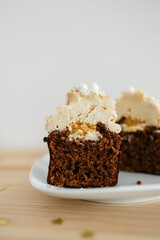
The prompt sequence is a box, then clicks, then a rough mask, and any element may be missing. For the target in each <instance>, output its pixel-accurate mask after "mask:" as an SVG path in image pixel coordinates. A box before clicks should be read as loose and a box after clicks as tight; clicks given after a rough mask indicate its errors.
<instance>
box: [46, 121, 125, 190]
mask: <svg viewBox="0 0 160 240" xmlns="http://www.w3.org/2000/svg"><path fill="white" fill-rule="evenodd" d="M96 130H97V131H99V132H100V133H101V135H102V138H101V139H100V140H98V141H92V140H86V141H83V140H78V141H76V140H73V141H69V140H68V135H69V130H65V131H59V130H55V131H52V132H51V133H50V134H49V135H48V137H47V138H44V141H45V142H47V143H48V148H49V152H50V164H49V172H48V178H47V182H48V183H49V184H52V185H55V186H60V187H72V188H73V187H74V188H81V187H83V188H86V187H108V186H115V185H116V184H117V181H118V172H119V149H120V145H121V141H122V138H121V137H120V136H119V134H117V133H114V132H111V131H109V130H107V128H106V127H105V125H104V124H102V123H98V124H97V125H96ZM124 147H125V146H124V145H123V148H122V149H124Z"/></svg>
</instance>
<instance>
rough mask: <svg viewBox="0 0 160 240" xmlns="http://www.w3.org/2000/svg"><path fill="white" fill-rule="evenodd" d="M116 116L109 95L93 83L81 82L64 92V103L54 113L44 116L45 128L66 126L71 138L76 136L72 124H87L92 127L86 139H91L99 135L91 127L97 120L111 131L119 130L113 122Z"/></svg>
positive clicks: (112, 101) (49, 130)
mask: <svg viewBox="0 0 160 240" xmlns="http://www.w3.org/2000/svg"><path fill="white" fill-rule="evenodd" d="M116 118H117V115H116V110H115V101H114V100H111V98H110V96H104V93H103V92H101V91H99V87H98V85H97V84H95V83H92V84H90V85H89V86H87V85H86V84H81V85H80V87H79V88H73V89H71V91H70V92H69V93H67V94H66V105H64V106H61V107H58V108H57V114H56V115H54V116H50V117H46V121H47V124H46V130H47V131H48V132H51V131H54V130H56V129H57V130H60V131H62V130H65V129H66V128H68V129H69V130H70V133H71V134H72V138H73V137H74V138H76V132H74V133H73V131H72V130H73V126H75V124H76V126H82V124H83V126H86V124H87V126H92V127H91V128H90V129H88V130H87V133H86V139H89V138H90V139H92V140H93V139H94V137H95V139H97V138H98V137H100V136H99V135H100V134H97V132H96V128H95V127H94V128H93V126H96V124H97V123H98V122H101V123H104V124H106V127H107V128H108V129H109V130H110V131H112V132H117V133H118V132H120V130H121V128H120V126H119V125H118V124H116V123H115V121H116ZM79 130H82V129H77V136H79V135H80V132H81V131H79ZM91 132H92V133H91ZM78 133H79V134H78ZM79 138H83V135H82V134H81V137H79ZM84 139H85V138H84Z"/></svg>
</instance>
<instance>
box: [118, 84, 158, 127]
mask: <svg viewBox="0 0 160 240" xmlns="http://www.w3.org/2000/svg"><path fill="white" fill-rule="evenodd" d="M116 109H117V116H118V118H117V120H120V119H121V118H123V117H124V118H125V119H124V121H122V123H121V127H122V129H123V131H137V130H143V129H144V128H145V126H157V127H159V126H160V103H159V102H158V101H157V100H155V99H154V98H152V97H151V96H150V95H149V94H147V93H144V92H142V91H141V90H140V89H138V88H136V89H134V88H131V89H130V90H129V91H125V92H122V96H121V97H120V98H119V99H117V102H116Z"/></svg>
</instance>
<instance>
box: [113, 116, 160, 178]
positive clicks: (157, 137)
mask: <svg viewBox="0 0 160 240" xmlns="http://www.w3.org/2000/svg"><path fill="white" fill-rule="evenodd" d="M124 121H125V118H124V117H123V118H122V119H120V120H119V121H118V123H119V124H121V123H123V122H124ZM121 136H122V137H123V142H122V145H121V154H120V169H121V170H126V171H132V172H145V173H150V174H159V175H160V128H157V127H151V126H147V127H145V129H144V130H143V131H141V130H137V131H136V132H125V131H122V132H121Z"/></svg>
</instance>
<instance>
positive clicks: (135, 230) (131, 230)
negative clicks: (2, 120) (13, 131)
mask: <svg viewBox="0 0 160 240" xmlns="http://www.w3.org/2000/svg"><path fill="white" fill-rule="evenodd" d="M43 154H44V152H42V151H21V152H0V189H1V190H0V223H2V221H1V220H3V219H4V220H7V221H8V222H7V224H5V225H2V224H0V240H10V239H11V240H19V239H20V240H30V239H36V240H51V239H52V240H61V239H64V240H80V239H93V240H101V239H102V240H103V239H104V240H108V239H109V240H112V239H119V240H121V239H122V240H126V239H127V240H130V239H131V240H132V239H136V240H137V239H150V240H152V239H160V201H159V200H156V201H152V202H148V203H139V204H128V205H111V204H99V203H93V202H86V201H80V200H68V199H67V200H66V199H60V198H54V197H50V196H47V195H44V194H43V193H40V192H38V191H37V190H36V189H34V188H33V187H32V186H31V184H30V182H29V171H30V168H31V166H32V164H33V163H34V162H35V161H36V160H37V158H39V157H40V156H41V155H43ZM2 187H5V189H4V190H2ZM58 218H61V219H62V220H63V222H62V223H61V224H54V223H53V222H52V221H53V220H55V219H58ZM86 231H88V232H90V233H92V234H93V236H90V237H89V236H88V235H89V233H88V235H87V234H86V235H85V234H84V232H86ZM83 234H84V235H83ZM87 236H88V237H87Z"/></svg>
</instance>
